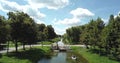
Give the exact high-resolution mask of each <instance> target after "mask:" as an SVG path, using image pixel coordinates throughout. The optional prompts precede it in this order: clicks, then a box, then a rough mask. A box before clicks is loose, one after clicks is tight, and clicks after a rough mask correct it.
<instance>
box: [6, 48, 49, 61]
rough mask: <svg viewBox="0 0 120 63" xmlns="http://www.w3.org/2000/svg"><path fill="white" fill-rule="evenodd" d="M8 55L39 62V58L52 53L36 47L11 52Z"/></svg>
mask: <svg viewBox="0 0 120 63" xmlns="http://www.w3.org/2000/svg"><path fill="white" fill-rule="evenodd" d="M6 56H8V57H15V58H17V59H21V60H22V59H28V60H29V61H30V62H32V63H37V62H38V60H40V59H41V58H44V57H49V56H50V55H49V54H48V53H47V52H45V51H44V50H42V49H37V48H35V49H30V50H26V51H21V52H18V53H15V52H11V53H9V54H8V55H6Z"/></svg>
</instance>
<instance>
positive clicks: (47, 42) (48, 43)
mask: <svg viewBox="0 0 120 63" xmlns="http://www.w3.org/2000/svg"><path fill="white" fill-rule="evenodd" d="M52 43H53V42H50V41H42V42H38V44H43V45H50V44H52Z"/></svg>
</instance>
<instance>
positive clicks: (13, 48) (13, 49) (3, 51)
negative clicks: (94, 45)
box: [0, 44, 85, 53]
mask: <svg viewBox="0 0 120 63" xmlns="http://www.w3.org/2000/svg"><path fill="white" fill-rule="evenodd" d="M32 46H42V45H37V44H36V45H32ZM43 46H51V45H43ZM67 46H78V47H85V45H67ZM25 47H30V46H29V45H25ZM22 48H23V46H19V47H18V49H22ZM12 51H15V47H11V48H9V52H12ZM0 53H7V50H1V51H0Z"/></svg>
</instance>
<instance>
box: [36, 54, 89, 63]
mask: <svg viewBox="0 0 120 63" xmlns="http://www.w3.org/2000/svg"><path fill="white" fill-rule="evenodd" d="M53 54H54V55H53V56H52V57H51V58H49V59H48V58H43V59H41V60H39V61H38V63H89V62H88V61H87V60H86V59H85V58H84V57H82V55H80V54H77V53H73V52H56V53H55V52H53ZM72 55H75V56H76V60H73V59H72Z"/></svg>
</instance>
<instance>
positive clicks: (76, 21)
mask: <svg viewBox="0 0 120 63" xmlns="http://www.w3.org/2000/svg"><path fill="white" fill-rule="evenodd" d="M11 11H23V12H25V13H27V14H28V15H30V17H31V18H33V19H34V20H35V22H36V23H38V24H41V23H44V24H46V25H52V26H53V27H54V30H55V32H56V33H57V34H60V35H62V34H64V33H65V32H66V29H68V28H70V27H72V26H78V25H84V24H87V23H89V21H90V20H91V19H97V18H98V17H101V18H102V20H103V21H104V22H105V23H107V22H108V19H109V16H110V15H111V14H113V15H114V16H117V15H118V14H119V13H120V0H0V15H2V16H5V17H6V18H7V17H8V16H7V13H8V12H11Z"/></svg>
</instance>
